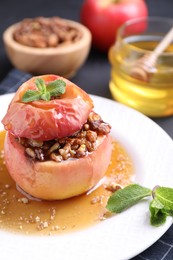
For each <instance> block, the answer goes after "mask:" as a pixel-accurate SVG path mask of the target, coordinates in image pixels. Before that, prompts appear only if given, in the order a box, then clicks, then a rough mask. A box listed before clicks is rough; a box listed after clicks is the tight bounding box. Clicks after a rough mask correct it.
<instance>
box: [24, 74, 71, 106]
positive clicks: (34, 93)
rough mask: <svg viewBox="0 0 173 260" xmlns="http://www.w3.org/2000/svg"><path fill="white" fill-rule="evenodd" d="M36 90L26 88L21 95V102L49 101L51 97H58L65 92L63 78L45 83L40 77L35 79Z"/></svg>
mask: <svg viewBox="0 0 173 260" xmlns="http://www.w3.org/2000/svg"><path fill="white" fill-rule="evenodd" d="M35 85H36V87H37V90H31V89H29V90H27V91H26V92H25V93H24V95H23V96H22V102H24V103H28V102H32V101H36V100H45V101H49V100H50V99H51V98H52V97H59V96H60V95H62V94H64V93H65V87H66V83H65V82H64V81H63V80H59V79H58V80H54V81H52V82H49V83H48V84H47V85H46V83H45V81H44V80H43V79H42V78H37V79H35Z"/></svg>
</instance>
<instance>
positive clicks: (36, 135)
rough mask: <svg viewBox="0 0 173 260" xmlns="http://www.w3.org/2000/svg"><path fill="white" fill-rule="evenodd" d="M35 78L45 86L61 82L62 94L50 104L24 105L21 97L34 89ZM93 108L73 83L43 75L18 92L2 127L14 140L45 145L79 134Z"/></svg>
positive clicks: (87, 96)
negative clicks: (34, 140)
mask: <svg viewBox="0 0 173 260" xmlns="http://www.w3.org/2000/svg"><path fill="white" fill-rule="evenodd" d="M36 78H42V79H43V80H44V81H45V82H46V83H49V82H52V81H54V80H57V79H61V80H63V81H64V82H65V83H66V91H65V94H62V95H61V96H60V98H57V99H53V100H50V101H49V102H47V101H44V100H38V101H33V102H29V103H23V102H22V101H21V99H22V96H23V94H24V93H25V92H26V91H27V90H29V89H31V90H36V89H37V88H36V85H35V83H34V81H35V79H36ZM92 108H93V102H92V99H91V98H90V97H89V95H88V94H87V93H86V92H85V91H83V90H82V89H81V88H79V87H78V86H76V85H75V84H74V83H72V82H71V81H69V80H67V79H64V78H62V77H59V76H56V75H44V76H39V77H33V78H31V79H30V80H28V81H27V82H25V83H24V84H23V85H22V86H21V87H20V88H19V89H18V91H17V93H16V94H15V96H14V98H13V100H12V101H11V103H10V105H9V108H8V111H7V114H6V115H5V117H4V118H3V120H2V123H3V124H4V127H5V129H6V130H7V131H10V132H11V133H13V134H14V135H15V136H19V137H26V138H30V139H36V140H42V141H45V140H51V139H55V138H62V137H65V136H70V135H72V134H74V133H75V132H76V131H78V130H80V129H81V127H82V126H83V124H84V123H85V122H86V120H87V118H88V115H89V113H90V111H91V109H92Z"/></svg>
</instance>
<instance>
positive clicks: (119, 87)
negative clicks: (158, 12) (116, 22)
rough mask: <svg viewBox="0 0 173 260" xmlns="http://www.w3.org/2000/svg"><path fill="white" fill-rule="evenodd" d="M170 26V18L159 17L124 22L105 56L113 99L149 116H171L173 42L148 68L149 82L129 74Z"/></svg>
mask: <svg viewBox="0 0 173 260" xmlns="http://www.w3.org/2000/svg"><path fill="white" fill-rule="evenodd" d="M172 26H173V20H172V19H166V18H158V17H151V18H139V19H134V20H130V21H127V22H126V23H125V24H124V25H122V26H121V27H120V28H119V30H118V33H117V38H116V43H115V44H114V45H113V46H112V47H111V48H110V50H109V53H108V56H109V61H110V64H111V79H110V83H109V88H110V91H111V94H112V96H113V98H114V99H115V100H117V101H119V102H121V103H123V104H126V105H128V106H130V107H132V108H134V109H136V110H138V111H140V112H142V113H143V114H146V115H148V116H150V117H165V116H169V115H172V114H173V42H172V43H171V44H169V46H168V47H167V48H166V49H165V51H164V52H163V53H162V54H161V55H160V56H159V57H158V58H157V61H156V63H155V65H154V67H151V68H150V71H149V75H150V77H149V80H148V81H143V80H142V79H138V78H135V77H133V74H132V73H131V71H132V68H133V66H134V65H135V63H136V62H137V61H139V59H141V58H142V57H144V56H147V55H150V54H151V52H153V50H154V49H155V48H156V46H157V45H158V44H159V42H160V41H161V40H162V39H163V37H164V36H165V34H166V33H167V32H168V31H169V30H170V29H171V27H172ZM136 64H137V63H136Z"/></svg>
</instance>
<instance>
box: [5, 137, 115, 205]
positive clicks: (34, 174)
mask: <svg viewBox="0 0 173 260" xmlns="http://www.w3.org/2000/svg"><path fill="white" fill-rule="evenodd" d="M111 149H112V147H111V137H110V136H109V135H105V136H102V137H99V138H98V142H97V148H96V150H95V151H93V152H91V153H89V154H88V155H86V156H85V157H83V158H80V159H69V160H66V161H62V162H60V163H58V162H55V161H45V162H39V161H34V160H32V159H30V158H28V156H27V155H26V154H25V148H24V146H22V145H21V144H20V143H19V142H18V141H17V140H16V139H15V137H14V136H13V135H12V134H10V133H9V132H8V133H7V135H6V139H5V147H4V152H5V161H6V166H7V169H8V171H9V173H10V175H11V177H12V178H13V179H14V180H15V182H16V183H17V184H18V185H19V186H20V187H21V188H22V189H23V190H24V191H25V192H27V193H29V194H30V195H32V196H34V197H37V198H41V199H46V200H59V199H66V198H69V197H73V196H76V195H79V194H82V193H84V192H86V191H88V190H89V189H91V188H92V187H93V186H95V185H96V184H97V182H98V181H99V180H100V179H101V178H102V177H103V176H104V174H105V172H106V169H107V167H108V165H109V163H110V158H111Z"/></svg>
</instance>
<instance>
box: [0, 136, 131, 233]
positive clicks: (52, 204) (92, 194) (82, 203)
mask: <svg viewBox="0 0 173 260" xmlns="http://www.w3.org/2000/svg"><path fill="white" fill-rule="evenodd" d="M4 137H5V131H2V132H0V229H3V230H6V231H10V232H15V233H22V234H25V235H29V234H32V235H57V234H65V233H67V232H73V231H76V230H80V229H83V228H86V227H89V226H92V225H95V224H97V223H99V222H101V221H106V219H107V218H109V217H110V216H111V215H110V213H109V212H107V210H106V208H105V206H106V203H107V200H108V198H109V196H110V195H111V194H112V190H114V189H116V188H119V187H121V186H125V185H127V184H129V183H130V182H131V179H132V176H133V162H132V160H131V158H130V156H129V155H128V153H127V151H126V150H125V149H124V147H123V146H122V145H121V144H120V143H119V142H117V141H113V142H112V146H113V149H112V157H111V162H110V165H109V167H108V170H107V172H106V174H105V177H104V179H103V180H102V181H101V182H100V185H98V187H95V188H94V189H93V190H91V191H89V192H88V193H87V194H83V195H80V196H77V197H74V198H71V199H66V200H61V201H43V200H38V199H34V198H32V197H30V196H29V195H27V194H25V193H24V192H22V191H21V190H20V188H19V187H17V186H16V183H15V182H14V181H13V180H12V179H11V177H10V175H9V174H8V171H7V169H6V166H5V161H4V152H3V146H4ZM19 163H20V162H19Z"/></svg>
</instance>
